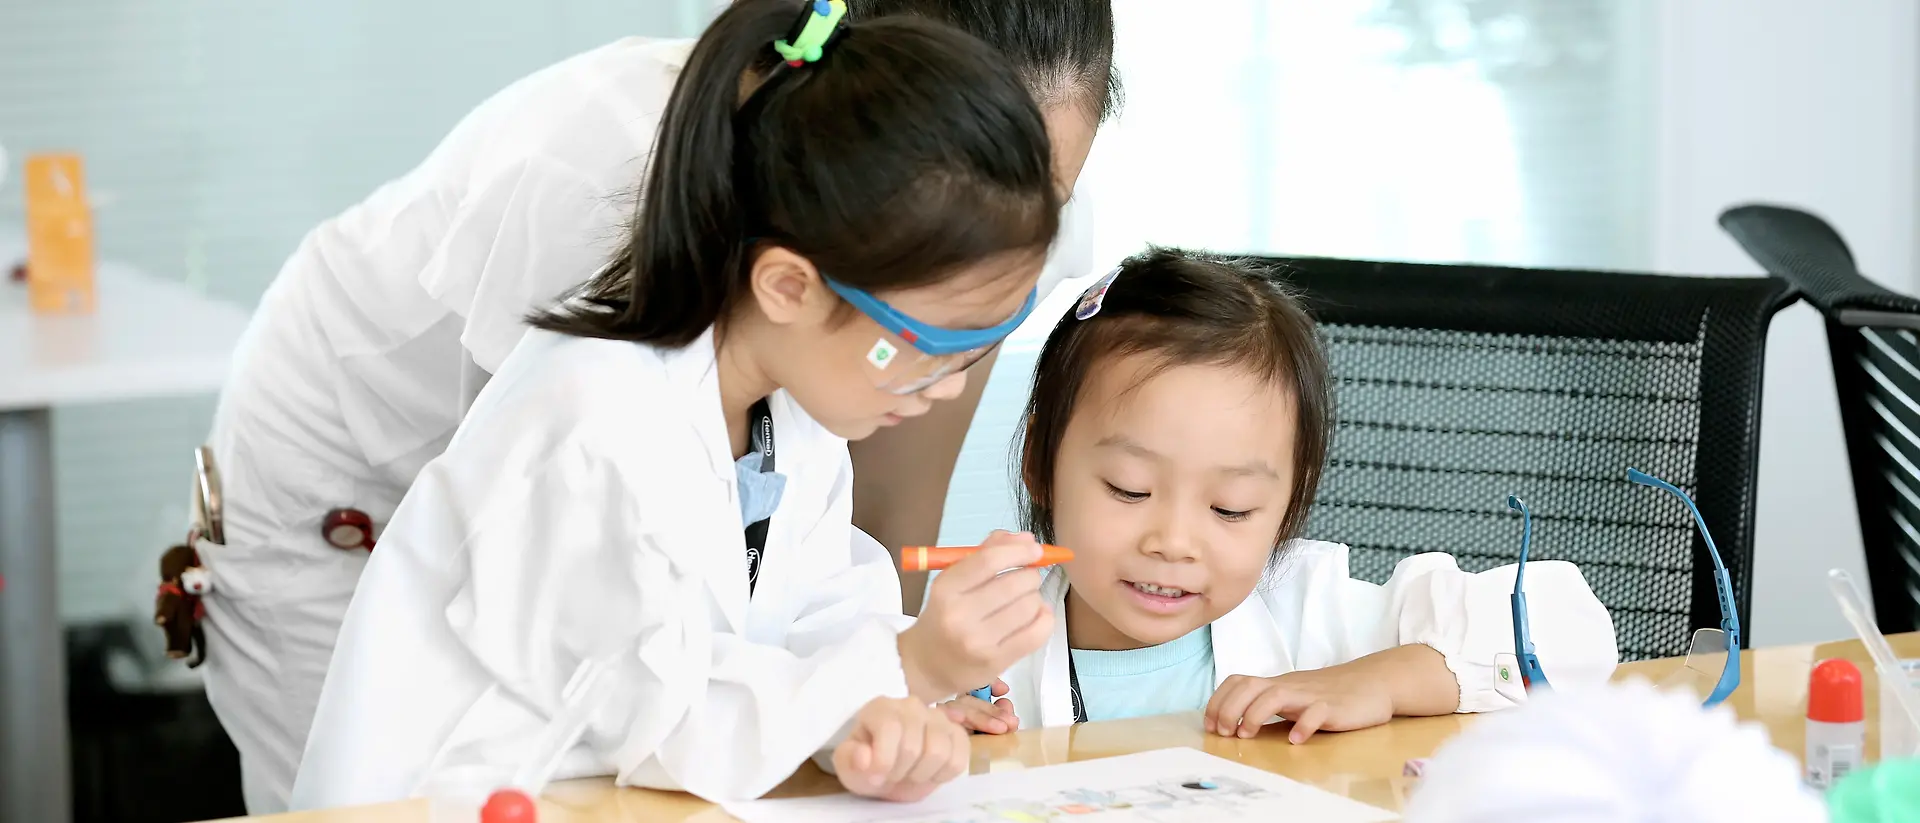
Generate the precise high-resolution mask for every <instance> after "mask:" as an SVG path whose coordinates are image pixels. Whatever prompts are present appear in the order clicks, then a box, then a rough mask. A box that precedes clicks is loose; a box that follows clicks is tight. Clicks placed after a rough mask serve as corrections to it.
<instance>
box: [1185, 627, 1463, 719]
mask: <svg viewBox="0 0 1920 823" xmlns="http://www.w3.org/2000/svg"><path fill="white" fill-rule="evenodd" d="M1459 701H1460V686H1459V683H1458V682H1457V681H1455V679H1454V677H1453V672H1452V671H1450V670H1448V669H1447V664H1446V659H1445V658H1443V657H1441V656H1440V653H1439V652H1436V651H1434V650H1433V649H1432V648H1431V647H1428V646H1424V645H1417V644H1416V645H1409V646H1400V647H1397V648H1392V649H1387V650H1386V651H1383V652H1378V653H1375V654H1370V655H1367V656H1366V657H1362V658H1360V659H1359V660H1355V661H1353V662H1351V663H1343V664H1341V665H1338V666H1328V667H1327V668H1324V669H1313V670H1310V671H1300V672H1289V673H1287V674H1283V675H1280V676H1278V677H1247V676H1245V675H1238V674H1236V675H1233V676H1231V677H1228V678H1227V679H1226V681H1224V682H1222V683H1221V684H1220V688H1219V689H1217V690H1215V691H1214V693H1213V699H1211V700H1209V701H1207V715H1206V730H1207V733H1208V734H1218V735H1220V736H1221V737H1234V736H1239V737H1243V738H1246V737H1253V736H1254V735H1257V734H1259V733H1260V728H1261V727H1262V726H1264V725H1265V724H1266V722H1267V720H1268V719H1269V718H1271V717H1273V716H1274V715H1279V716H1281V717H1284V718H1286V719H1288V720H1291V721H1293V730H1292V731H1291V732H1289V733H1288V735H1287V739H1288V740H1289V741H1291V742H1293V743H1305V742H1307V739H1308V738H1310V737H1312V736H1313V735H1314V733H1315V732H1321V731H1329V732H1348V731H1353V730H1355V729H1365V728H1369V727H1372V726H1378V725H1381V724H1383V723H1386V722H1387V721H1389V720H1392V719H1393V718H1394V717H1396V716H1399V717H1420V716H1427V715H1436V714H1448V713H1451V712H1452V711H1453V710H1454V709H1455V708H1457V707H1458V706H1459Z"/></svg>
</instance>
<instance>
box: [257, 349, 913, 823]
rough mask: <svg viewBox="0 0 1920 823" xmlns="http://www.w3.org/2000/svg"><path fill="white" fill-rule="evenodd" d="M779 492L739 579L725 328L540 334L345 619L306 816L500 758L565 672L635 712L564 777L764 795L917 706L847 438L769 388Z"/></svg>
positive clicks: (513, 363) (508, 759)
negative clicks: (857, 508)
mask: <svg viewBox="0 0 1920 823" xmlns="http://www.w3.org/2000/svg"><path fill="white" fill-rule="evenodd" d="M770 406H771V410H772V414H773V421H774V438H775V443H776V445H777V447H778V450H779V451H778V458H779V464H778V465H779V470H780V472H781V473H782V474H785V475H786V476H787V481H786V486H785V491H784V493H783V494H782V498H781V500H780V506H779V509H778V510H777V511H776V512H775V514H774V515H773V519H772V524H771V527H770V529H769V531H768V536H767V541H768V542H767V549H766V552H765V554H764V560H763V562H762V567H761V572H760V579H759V583H758V586H757V587H756V588H755V590H754V591H753V593H752V596H751V598H749V596H748V590H747V564H746V547H745V541H744V538H743V536H742V529H743V526H742V524H741V522H740V514H739V502H738V498H737V494H738V492H737V486H736V481H735V473H734V472H735V469H734V461H733V458H732V454H731V449H730V448H729V445H728V444H729V441H728V437H727V429H726V424H725V421H724V420H723V418H722V415H721V412H720V395H719V383H718V380H717V378H716V372H715V366H714V353H713V341H712V336H711V334H710V333H709V334H707V335H703V336H702V337H701V338H700V339H699V340H698V341H696V342H695V343H693V344H692V345H690V346H688V347H686V348H684V349H680V350H666V351H662V350H659V349H655V348H653V347H650V346H644V345H636V344H631V343H624V342H617V341H606V340H592V339H582V338H571V337H566V336H564V335H558V334H553V333H550V332H531V333H529V334H528V335H527V337H526V339H525V341H524V342H523V343H522V344H521V346H520V348H519V349H518V350H516V351H515V352H514V354H513V355H512V356H511V357H509V358H508V360H507V362H506V364H505V365H504V367H503V368H502V370H501V371H500V373H499V374H497V375H496V376H495V377H494V378H493V380H492V382H491V383H490V384H489V385H488V387H487V389H486V390H485V391H484V392H482V394H481V396H480V399H479V402H477V403H476V404H475V406H474V408H473V410H472V411H471V412H470V413H469V415H468V417H467V419H466V421H465V422H464V423H463V424H462V425H461V427H460V431H459V434H458V435H456V436H455V438H454V440H453V443H452V445H451V446H449V448H448V449H447V451H446V453H445V454H442V455H441V456H440V457H438V458H435V459H434V461H433V462H432V463H430V464H428V466H427V468H426V470H425V471H423V472H422V473H421V475H420V479H419V480H418V481H417V482H416V483H415V484H414V487H413V490H412V491H410V492H409V493H408V494H407V498H406V500H405V502H403V503H402V504H401V507H400V511H399V512H398V513H397V514H396V515H395V516H394V520H393V522H392V524H391V525H390V526H389V527H388V530H387V534H386V536H385V537H384V538H383V539H382V540H381V542H380V545H379V547H378V548H377V549H376V550H375V552H374V555H373V559H372V561H371V562H370V563H369V564H368V565H367V570H366V573H365V575H364V576H363V577H362V580H361V585H360V589H359V591H358V592H357V593H356V594H355V595H354V598H353V605H352V607H351V608H350V609H349V610H348V612H347V618H346V623H345V625H344V626H343V627H342V629H341V633H340V640H339V645H338V646H337V648H336V651H335V654H334V657H333V663H332V666H331V668H330V670H329V672H328V675H327V681H326V686H325V688H324V689H323V690H322V693H321V699H320V707H319V711H318V712H317V714H316V716H315V719H314V725H313V731H312V734H311V736H310V737H309V740H308V744H307V749H306V753H305V759H304V762H303V764H302V766H301V768H300V774H299V778H298V780H297V781H296V783H295V786H294V791H293V806H294V807H295V808H324V807H330V806H339V805H348V804H360V803H373V802H380V801H388V800H397V799H401V798H404V797H407V796H409V795H412V794H414V793H416V792H417V791H419V789H420V787H421V785H422V781H423V780H426V779H427V778H429V777H430V776H431V775H432V774H433V773H434V772H435V771H437V770H440V769H444V768H449V767H454V766H471V765H474V764H486V765H489V766H499V767H504V768H507V769H508V770H511V768H512V767H515V766H518V765H519V764H520V763H521V761H522V760H523V759H525V758H527V757H528V756H529V755H530V754H531V747H530V742H531V741H532V740H533V739H534V738H535V737H536V736H537V735H538V734H539V733H540V731H541V730H542V728H543V724H544V723H545V722H546V721H547V720H549V719H550V718H551V717H553V716H554V714H555V713H556V711H557V710H558V708H559V706H560V694H561V690H562V688H563V687H565V686H566V684H567V682H568V679H569V678H570V677H571V676H572V675H573V673H574V671H575V669H576V667H577V666H578V665H579V664H580V663H581V662H582V661H584V660H586V659H587V658H589V657H592V656H596V655H598V654H600V653H602V652H604V651H607V650H610V649H613V650H618V649H643V651H641V652H637V653H635V654H632V655H629V656H628V657H627V658H626V660H627V663H628V665H626V666H625V667H624V668H623V669H622V670H621V674H620V676H621V677H623V678H625V682H623V683H622V684H621V687H620V694H622V696H623V697H624V698H626V700H625V702H623V703H622V704H621V707H620V708H621V709H623V710H625V713H624V714H622V713H616V714H615V715H613V716H609V717H608V718H603V722H601V723H599V724H598V725H597V726H596V727H595V728H594V730H593V732H592V734H591V735H590V736H589V739H588V740H587V741H585V742H584V743H583V744H582V745H581V746H580V747H578V748H576V750H575V751H574V752H573V754H572V755H571V756H570V757H569V758H568V760H567V762H566V766H565V768H564V769H563V771H562V774H561V775H560V777H563V778H564V777H572V776H583V775H596V774H598V775H606V774H611V775H616V776H617V778H618V780H619V782H620V783H622V784H626V785H636V786H646V787H653V788H667V789H680V790H685V791H689V792H692V793H694V794H696V795H699V796H702V797H706V798H709V799H716V800H724V799H735V798H749V797H755V796H758V795H760V794H762V793H764V792H766V791H767V790H769V789H771V788H773V787H774V786H775V785H777V784H779V783H780V782H781V781H783V780H785V779H786V778H787V777H788V776H790V775H791V774H792V773H793V771H794V769H795V768H796V767H798V766H800V765H801V764H802V763H803V762H805V761H806V760H807V759H808V758H809V757H810V756H813V755H815V754H816V753H818V752H820V751H821V750H822V749H824V748H825V747H827V746H828V745H830V744H831V743H833V742H834V741H835V739H836V737H837V736H838V735H840V734H842V733H843V732H844V728H843V727H845V726H846V725H847V723H848V721H849V720H850V719H851V718H852V716H853V715H854V713H855V712H856V711H857V710H858V709H859V708H860V707H861V706H863V705H865V704H866V703H867V702H868V701H869V700H872V699H874V698H876V697H882V696H893V697H903V696H905V695H906V694H907V687H906V678H905V674H904V673H903V672H902V671H901V667H900V658H899V652H898V650H897V646H896V639H897V634H898V632H899V630H900V629H901V628H902V627H903V626H904V625H905V623H906V620H905V619H904V618H902V617H901V616H900V613H899V611H900V607H899V603H900V588H899V582H898V578H897V576H896V573H895V572H894V571H893V568H892V565H891V563H890V561H889V557H888V555H887V552H886V551H885V549H883V548H881V547H880V546H879V545H878V544H876V543H874V542H872V541H871V540H868V539H864V536H857V535H856V533H855V531H854V529H853V526H852V524H851V517H852V488H853V473H852V464H851V462H850V461H849V459H848V456H847V448H846V441H844V440H841V439H840V438H838V437H835V436H834V435H832V434H831V433H829V432H827V431H826V430H825V429H824V428H822V427H821V426H820V425H819V424H818V423H816V422H814V421H813V419H812V418H810V417H808V416H807V414H806V412H804V411H803V410H802V409H800V407H799V406H798V405H797V404H795V403H794V402H793V401H792V400H791V399H790V398H789V397H788V396H787V395H786V394H785V393H784V392H780V393H776V394H775V395H773V397H772V398H771V399H770Z"/></svg>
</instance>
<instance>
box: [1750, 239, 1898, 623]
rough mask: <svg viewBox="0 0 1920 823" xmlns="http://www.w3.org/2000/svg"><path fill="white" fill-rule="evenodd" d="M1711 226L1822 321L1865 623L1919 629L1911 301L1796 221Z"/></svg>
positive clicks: (1839, 244)
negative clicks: (1849, 482)
mask: <svg viewBox="0 0 1920 823" xmlns="http://www.w3.org/2000/svg"><path fill="white" fill-rule="evenodd" d="M1720 225H1721V226H1722V227H1724V228H1726V230H1727V233H1728V234H1731V235H1733V238H1734V239H1735V240H1736V241H1738V242H1739V243H1740V246H1741V247H1742V248H1744V249H1746V250H1747V254H1749V255H1752V256H1753V259H1754V260H1755V261H1756V262H1758V263H1759V264H1760V265H1761V267H1762V268H1764V269H1766V270H1767V271H1768V272H1771V273H1773V274H1775V275H1778V276H1780V277H1784V278H1786V279H1787V280H1788V281H1790V282H1792V283H1793V285H1794V287H1795V288H1797V289H1798V290H1799V291H1800V292H1801V293H1802V294H1803V295H1804V296H1805V297H1806V298H1807V302H1809V303H1812V304H1813V305H1814V307H1815V308H1818V309H1819V310H1820V313H1821V314H1822V315H1824V316H1825V317H1826V321H1827V348H1828V350H1829V351H1830V352H1831V353H1832V356H1833V383H1834V389H1835V391H1836V392H1837V393H1838V394H1839V396H1840V422H1841V427H1842V428H1844V429H1845V430H1846V438H1847V462H1848V464H1849V466H1850V467H1851V469H1852V474H1853V495H1854V502H1855V505H1856V506H1857V507H1858V509H1859V512H1860V537H1861V540H1862V542H1863V543H1864V544H1865V548H1866V559H1867V576H1868V583H1869V586H1870V587H1871V589H1872V592H1873V610H1874V614H1875V616H1876V617H1877V619H1878V620H1879V622H1880V630H1881V631H1883V632H1910V631H1914V630H1915V629H1920V342H1916V339H1915V333H1916V332H1920V300H1915V299H1913V298H1911V297H1908V296H1906V295H1903V294H1898V293H1896V292H1892V291H1888V290H1887V289H1884V288H1881V287H1880V286H1879V285H1877V284H1875V283H1874V282H1873V281H1871V280H1868V279H1867V278H1866V277H1865V276H1863V275H1862V274H1861V273H1860V270H1859V268H1858V267H1856V266H1855V265H1854V262H1853V254H1852V252H1849V251H1848V250H1847V244H1846V243H1845V242H1844V241H1842V240H1841V239H1840V235H1839V234H1838V233H1836V232H1835V231H1834V230H1833V228H1832V227H1830V226H1828V225H1827V224H1826V222H1825V221H1823V220H1821V219H1820V218H1818V217H1815V216H1813V215H1811V214H1808V213H1806V212H1803V211H1798V210H1795V209H1789V208H1782V207H1778V206H1767V205H1750V206H1740V207H1737V208H1733V209H1728V210H1727V211H1726V212H1725V213H1723V214H1721V215H1720Z"/></svg>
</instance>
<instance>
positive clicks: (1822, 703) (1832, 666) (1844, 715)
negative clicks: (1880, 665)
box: [1807, 658, 1867, 723]
mask: <svg viewBox="0 0 1920 823" xmlns="http://www.w3.org/2000/svg"><path fill="white" fill-rule="evenodd" d="M1865 702H1866V698H1865V697H1863V696H1862V689H1861V685H1860V669H1859V668H1858V667H1856V666H1854V665H1853V663H1852V661H1848V660H1840V659H1837V658H1836V659H1833V660H1822V661H1820V662H1819V663H1815V664H1814V666H1813V676H1812V677H1811V678H1810V679H1809V680H1808V682H1807V719H1808V720H1816V721H1819V722H1821V723H1858V722H1860V721H1862V720H1865V719H1867V710H1866V705H1865Z"/></svg>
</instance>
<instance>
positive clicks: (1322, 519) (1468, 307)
mask: <svg viewBox="0 0 1920 823" xmlns="http://www.w3.org/2000/svg"><path fill="white" fill-rule="evenodd" d="M1270 262H1272V263H1274V264H1276V266H1275V269H1276V272H1277V277H1278V278H1279V279H1281V280H1284V281H1286V282H1289V283H1291V284H1292V285H1293V286H1294V287H1295V288H1296V289H1298V290H1299V291H1300V292H1301V293H1302V295H1303V298H1304V299H1305V301H1306V304H1307V307H1308V309H1309V311H1311V312H1312V313H1313V315H1314V316H1315V318H1316V319H1317V320H1318V321H1319V322H1320V323H1321V324H1322V326H1321V329H1322V332H1321V333H1322V339H1323V341H1324V343H1325V345H1326V346H1327V353H1328V357H1329V358H1330V360H1331V362H1332V373H1333V377H1334V383H1335V385H1334V416H1335V419H1336V425H1335V429H1334V436H1333V440H1332V444H1331V447H1330V449H1329V454H1328V465H1327V468H1326V474H1325V476H1324V478H1323V480H1322V482H1321V485H1320V495H1319V499H1318V501H1317V502H1316V503H1315V504H1314V510H1313V512H1312V513H1311V515H1310V516H1309V520H1308V523H1307V536H1309V537H1312V538H1316V539H1323V540H1333V541H1338V542H1342V543H1346V544H1348V545H1349V546H1350V547H1351V548H1352V570H1353V573H1354V575H1355V576H1357V577H1362V578H1365V579H1369V580H1373V581H1376V582H1380V581H1384V580H1385V579H1386V578H1387V576H1388V575H1389V574H1390V573H1391V572H1392V570H1393V567H1394V565H1395V564H1396V563H1398V562H1399V561H1400V560H1401V559H1403V558H1405V557H1407V556H1409V555H1411V554H1414V553H1417V552H1422V551H1444V552H1448V553H1451V554H1453V555H1454V556H1455V557H1456V558H1458V559H1459V562H1460V564H1461V567H1462V568H1465V569H1467V570H1469V571H1479V570H1483V569H1487V568H1491V567H1494V566H1499V565H1504V564H1507V563H1512V562H1513V561H1514V560H1515V559H1516V556H1517V554H1518V550H1519V545H1520V540H1519V538H1520V520H1519V518H1518V517H1517V516H1515V515H1514V514H1513V513H1512V512H1510V511H1509V510H1508V509H1507V505H1506V499H1507V495H1508V494H1509V493H1512V494H1517V495H1519V496H1520V497H1522V498H1524V499H1525V500H1526V501H1527V502H1528V504H1529V505H1530V506H1531V507H1532V510H1533V523H1534V526H1533V528H1534V539H1533V554H1532V559H1560V560H1570V561H1573V562H1575V563H1578V564H1579V565H1580V567H1581V571H1582V573H1583V574H1584V575H1585V576H1586V578H1587V581H1588V582H1589V583H1590V584H1591V585H1592V586H1593V588H1594V591H1595V593H1596V594H1598V595H1599V598H1600V601H1601V602H1602V603H1604V604H1606V606H1607V608H1608V610H1609V611H1610V612H1611V613H1612V615H1613V619H1614V626H1615V628H1616V630H1617V633H1618V636H1619V640H1620V651H1621V656H1622V658H1623V659H1626V660H1638V659H1646V658H1652V657H1665V656H1674V655H1681V654H1685V653H1686V652H1687V648H1688V641H1689V637H1690V635H1691V630H1692V629H1695V628H1705V627H1711V626H1715V625H1718V623H1719V620H1720V608H1719V604H1718V602H1717V600H1716V597H1715V591H1714V584H1713V577H1712V575H1713V565H1712V563H1711V562H1710V561H1709V560H1708V559H1707V554H1706V551H1705V546H1704V544H1703V543H1702V542H1701V541H1700V538H1699V536H1698V533H1697V531H1696V529H1695V527H1694V523H1693V518H1692V515H1691V514H1690V513H1689V512H1688V511H1687V509H1686V506H1685V505H1684V504H1682V503H1680V502H1679V501H1676V500H1674V499H1673V498H1672V497H1671V496H1669V495H1666V494H1661V493H1659V492H1656V491H1653V490H1651V489H1647V488H1643V487H1640V486H1636V485H1633V484H1631V483H1629V482H1628V481H1627V478H1626V475H1627V469H1628V467H1633V468H1638V469H1641V470H1643V471H1646V472H1648V473H1650V474H1653V475H1655V476H1657V477H1660V478H1663V479H1665V480H1667V481H1670V482H1672V483H1673V484H1675V485H1677V486H1679V487H1681V488H1683V489H1685V490H1687V491H1688V493H1690V494H1691V495H1692V496H1693V497H1694V499H1695V501H1696V502H1697V503H1698V505H1699V507H1700V511H1701V513H1702V515H1703V516H1704V518H1705V519H1706V522H1707V524H1708V526H1709V528H1711V529H1712V531H1713V535H1714V539H1715V542H1716V543H1717V544H1718V546H1719V549H1720V553H1721V556H1722V557H1723V558H1724V560H1725V562H1726V565H1727V568H1728V570H1729V572H1730V574H1731V576H1732V579H1733V581H1734V589H1735V600H1736V604H1735V605H1736V608H1737V610H1738V612H1739V616H1740V619H1741V622H1742V624H1750V623H1751V616H1752V615H1751V610H1752V606H1751V600H1752V599H1751V586H1752V578H1753V516H1754V487H1755V481H1756V479H1757V474H1758V465H1757V464H1758V457H1759V446H1760V382H1761V369H1762V365H1763V363H1764V360H1765V348H1766V340H1767V324H1768V323H1769V322H1770V320H1771V319H1772V317H1773V314H1774V312H1776V311H1778V310H1779V309H1780V308H1781V307H1783V306H1785V305H1786V304H1787V303H1788V302H1790V300H1791V289H1790V287H1789V286H1788V284H1787V283H1786V282H1785V281H1783V280H1780V279H1778V278H1772V277H1765V278H1738V277H1669V276H1659V275H1647V274H1615V273H1607V272H1594V271H1545V270H1533V269H1515V268H1498V267H1490V266H1470V265H1426V264H1414V263H1392V262H1370V261H1360V260H1335V259H1326V258H1274V259H1271V260H1270Z"/></svg>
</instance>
